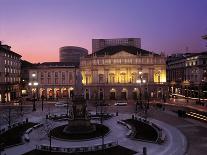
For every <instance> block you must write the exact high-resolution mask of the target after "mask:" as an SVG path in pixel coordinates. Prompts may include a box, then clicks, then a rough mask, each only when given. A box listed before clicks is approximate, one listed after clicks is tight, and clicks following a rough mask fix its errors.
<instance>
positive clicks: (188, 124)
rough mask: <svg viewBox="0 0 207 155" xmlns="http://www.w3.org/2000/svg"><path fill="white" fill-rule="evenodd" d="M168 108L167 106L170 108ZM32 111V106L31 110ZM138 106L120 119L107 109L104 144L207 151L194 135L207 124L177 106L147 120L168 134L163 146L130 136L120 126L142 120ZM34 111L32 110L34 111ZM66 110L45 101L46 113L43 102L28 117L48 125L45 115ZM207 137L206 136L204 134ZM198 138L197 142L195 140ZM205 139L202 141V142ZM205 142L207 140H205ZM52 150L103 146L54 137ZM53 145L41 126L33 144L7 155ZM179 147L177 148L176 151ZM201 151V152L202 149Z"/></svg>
mask: <svg viewBox="0 0 207 155" xmlns="http://www.w3.org/2000/svg"><path fill="white" fill-rule="evenodd" d="M88 105H89V106H88V110H89V112H91V113H95V108H96V107H94V106H93V105H91V104H90V103H89V104H88ZM166 106H167V105H166ZM31 108H32V107H31ZM134 108H135V104H134V103H132V104H129V105H127V106H120V107H118V111H119V113H118V116H116V110H117V107H115V106H114V105H111V106H110V107H108V108H107V110H108V112H109V113H111V114H113V115H114V116H113V117H112V118H110V119H108V120H104V121H103V124H104V125H106V126H107V127H109V129H110V132H109V133H108V134H107V135H105V136H104V144H108V143H112V142H116V143H118V145H120V146H123V147H125V148H128V149H130V150H133V151H135V152H137V153H136V154H140V155H141V154H142V153H143V147H146V148H147V154H155V153H156V154H163V155H164V154H172V155H173V154H185V153H189V154H194V153H195V152H194V151H195V148H194V147H196V148H197V149H196V150H197V151H198V152H199V151H200V154H202V152H204V151H206V150H205V149H206V148H205V147H203V146H202V145H199V144H197V142H196V141H197V140H196V139H198V137H197V134H200V133H194V134H195V135H193V134H190V133H192V132H194V130H200V131H205V129H206V127H207V126H206V124H205V123H202V122H197V121H193V120H191V119H189V118H186V119H184V118H179V117H178V116H177V114H175V113H174V112H172V109H174V108H173V107H170V106H169V107H166V109H165V111H162V110H159V109H157V108H156V107H153V106H152V107H151V108H150V110H149V113H148V117H147V120H148V121H150V122H153V123H154V124H156V125H157V126H159V127H160V128H162V130H163V131H164V133H165V136H166V137H165V141H164V142H163V143H162V144H157V143H151V142H150V143H149V142H145V141H139V140H136V139H133V138H129V137H127V133H128V132H129V129H127V128H126V127H124V126H123V125H120V124H118V123H117V122H118V121H120V120H124V119H130V118H131V117H132V115H133V114H134V115H135V116H137V117H140V114H136V113H134ZM25 110H26V109H25ZM30 110H31V109H30ZM66 111H67V110H66V109H65V108H63V107H62V108H57V107H55V106H54V104H53V105H51V103H48V104H47V102H45V108H44V113H42V112H41V105H40V102H37V111H36V112H32V113H31V112H29V113H28V114H26V115H25V116H24V117H25V118H29V121H30V122H35V123H44V122H45V118H46V117H45V114H48V113H50V114H56V115H60V114H64V113H66ZM92 122H96V123H100V120H99V119H95V120H94V119H92ZM65 123H67V121H54V125H53V126H54V127H55V126H60V125H63V124H65ZM204 135H205V134H204ZM204 137H205V136H204ZM195 138H196V139H195ZM200 140H201V139H200ZM202 141H203V142H205V141H206V140H205V139H203V140H202ZM51 142H52V147H59V148H79V147H88V148H89V147H92V146H98V145H100V146H102V138H101V137H99V138H95V139H89V140H60V139H56V138H52V141H51ZM41 145H45V146H49V138H48V137H47V135H46V134H45V133H44V132H43V131H42V129H41V127H40V128H37V129H33V130H32V132H31V133H29V142H25V143H24V144H23V145H19V146H14V147H9V148H6V149H5V150H4V151H3V153H6V154H13V153H14V152H15V154H23V153H27V152H30V151H32V150H34V149H35V148H36V147H37V146H41ZM175 148H176V149H175ZM198 148H199V150H198Z"/></svg>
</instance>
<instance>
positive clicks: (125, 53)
mask: <svg viewBox="0 0 207 155" xmlns="http://www.w3.org/2000/svg"><path fill="white" fill-rule="evenodd" d="M111 57H113V58H117V57H134V54H131V53H128V52H126V51H120V52H118V53H115V54H113V55H112V56H111Z"/></svg>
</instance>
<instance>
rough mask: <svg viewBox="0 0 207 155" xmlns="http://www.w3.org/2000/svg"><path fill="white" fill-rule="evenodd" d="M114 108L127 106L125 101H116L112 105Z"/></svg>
mask: <svg viewBox="0 0 207 155" xmlns="http://www.w3.org/2000/svg"><path fill="white" fill-rule="evenodd" d="M114 105H115V106H122V105H123V106H124V105H127V102H126V101H117V102H116V103H114Z"/></svg>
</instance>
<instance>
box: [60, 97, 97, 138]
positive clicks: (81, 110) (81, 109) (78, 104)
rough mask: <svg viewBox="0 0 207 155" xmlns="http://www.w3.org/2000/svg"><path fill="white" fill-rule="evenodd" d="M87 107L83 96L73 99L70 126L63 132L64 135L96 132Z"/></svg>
mask: <svg viewBox="0 0 207 155" xmlns="http://www.w3.org/2000/svg"><path fill="white" fill-rule="evenodd" d="M86 107H87V106H86V100H85V99H84V97H83V96H82V95H76V96H74V97H73V105H72V109H71V111H70V116H69V117H70V119H69V121H68V125H67V126H66V127H65V128H64V130H63V132H64V133H67V134H85V133H91V132H94V131H95V130H96V127H95V126H94V125H93V124H91V122H90V117H89V115H88V113H87V109H86Z"/></svg>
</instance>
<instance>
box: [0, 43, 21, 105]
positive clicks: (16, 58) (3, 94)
mask: <svg viewBox="0 0 207 155" xmlns="http://www.w3.org/2000/svg"><path fill="white" fill-rule="evenodd" d="M10 48H11V47H10V46H8V45H1V44H0V102H5V101H6V102H7V101H11V100H13V99H15V98H17V97H19V96H20V88H19V84H20V70H21V61H20V59H21V55H19V54H17V53H15V52H13V51H11V50H10Z"/></svg>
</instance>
